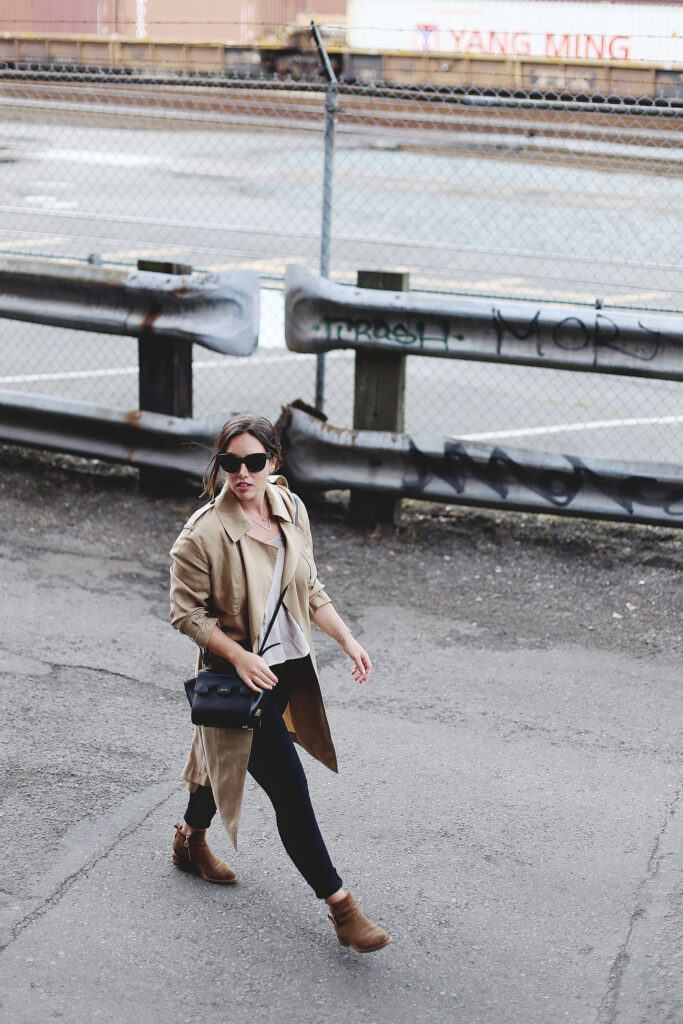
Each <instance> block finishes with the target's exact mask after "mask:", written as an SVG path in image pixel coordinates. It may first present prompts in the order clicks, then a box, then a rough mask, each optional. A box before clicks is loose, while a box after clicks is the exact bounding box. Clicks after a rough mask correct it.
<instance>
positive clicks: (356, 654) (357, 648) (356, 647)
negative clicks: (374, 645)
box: [340, 633, 372, 683]
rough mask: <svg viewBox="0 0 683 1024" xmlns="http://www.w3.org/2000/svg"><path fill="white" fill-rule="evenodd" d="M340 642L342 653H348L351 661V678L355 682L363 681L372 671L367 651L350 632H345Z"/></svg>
mask: <svg viewBox="0 0 683 1024" xmlns="http://www.w3.org/2000/svg"><path fill="white" fill-rule="evenodd" d="M340 643H341V648H342V650H343V651H344V654H348V656H349V658H351V660H352V661H353V668H352V669H351V673H352V675H353V678H354V679H355V680H356V682H357V683H364V682H365V681H366V679H369V678H370V673H371V672H372V662H371V661H370V656H369V654H368V652H367V651H366V650H364V648H362V647H361V645H360V644H359V643H358V641H357V640H356V639H355V637H354V636H353V635H352V634H351V633H345V634H344V636H343V637H342V638H341V641H340Z"/></svg>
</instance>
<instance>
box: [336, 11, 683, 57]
mask: <svg viewBox="0 0 683 1024" xmlns="http://www.w3.org/2000/svg"><path fill="white" fill-rule="evenodd" d="M347 43H348V46H349V47H350V49H352V50H393V51H404V52H405V51H407V50H408V51H423V52H427V53H443V54H459V53H467V54H478V55H482V54H484V55H493V56H512V57H515V56H517V57H543V58H551V59H558V60H564V61H567V60H589V61H596V60H606V61H648V62H649V61H653V62H659V63H672V62H675V61H677V62H680V61H683V7H682V6H681V4H680V3H678V4H666V5H665V4H661V3H637V2H636V3H623V2H622V3H619V2H616V3H607V2H593V3H581V2H569V3H567V2H560V0H520V2H516V0H473V2H468V3H467V4H462V3H451V4H448V3H443V2H442V3H425V2H420V0H349V3H348V6H347Z"/></svg>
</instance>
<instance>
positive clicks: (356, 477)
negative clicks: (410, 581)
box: [281, 406, 683, 527]
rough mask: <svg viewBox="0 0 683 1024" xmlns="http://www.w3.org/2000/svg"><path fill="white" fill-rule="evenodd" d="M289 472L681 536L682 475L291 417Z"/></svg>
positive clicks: (294, 476)
mask: <svg viewBox="0 0 683 1024" xmlns="http://www.w3.org/2000/svg"><path fill="white" fill-rule="evenodd" d="M281 430H282V433H281V436H282V441H283V447H284V452H285V463H286V472H287V475H288V477H289V478H290V481H291V482H293V483H294V485H295V486H297V487H301V488H302V489H305V490H310V491H325V490H333V489H337V488H342V489H345V488H353V489H354V490H367V491H375V492H378V493H380V494H395V495H401V496H403V497H411V498H422V499H424V500H428V501H442V502H446V503H448V504H453V505H483V506H488V507H491V508H502V509H516V510H520V511H530V512H547V513H553V514H558V515H569V516H589V517H592V518H598V519H611V520H615V519H616V520H626V521H629V522H640V523H654V524H656V525H659V526H678V527H681V526H683V470H681V468H680V467H676V466H671V465H667V464H656V463H648V464H647V465H640V464H638V463H631V462H628V463H626V462H623V463H622V462H610V461H608V460H606V459H580V458H578V457H577V456H575V455H559V454H547V453H544V452H533V451H524V450H520V449H508V448H502V447H500V446H495V447H492V446H490V445H484V444H476V443H472V442H463V441H458V440H457V439H452V440H451V439H444V438H434V437H409V436H408V435H407V434H397V433H389V432H384V431H372V430H364V431H360V430H342V429H339V428H337V427H333V426H331V425H330V424H329V423H326V422H323V421H322V420H320V419H318V418H317V417H315V416H311V415H310V414H308V413H306V412H304V411H303V410H301V409H297V408H294V407H291V406H290V407H289V408H287V409H286V410H285V416H284V419H283V421H282V426H281Z"/></svg>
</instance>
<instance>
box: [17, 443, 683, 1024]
mask: <svg viewBox="0 0 683 1024" xmlns="http://www.w3.org/2000/svg"><path fill="white" fill-rule="evenodd" d="M0 499H1V500H0V521H1V524H2V532H1V533H0V571H1V574H2V583H3V585H2V597H1V598H0V600H1V602H2V622H3V629H2V635H1V637H0V648H1V649H2V659H1V661H0V678H1V680H2V685H1V687H0V695H1V700H2V704H1V708H2V716H1V718H0V732H1V736H2V745H1V748H0V749H1V751H2V755H1V756H2V765H3V776H4V780H5V785H4V787H3V789H4V793H3V803H2V815H3V823H4V842H3V864H4V871H3V881H2V886H1V889H0V906H1V909H2V916H1V918H0V922H1V924H0V1015H1V1016H2V1019H3V1021H6V1022H7V1024H29V1022H30V1024H43V1022H48V1021H50V1022H51V1021H54V1020H62V1021H67V1022H69V1024H81V1022H84V1024H85V1022H88V1024H90V1022H92V1021H106V1022H109V1021H111V1022H113V1021H116V1022H127V1021H131V1022H132V1021H136V1022H142V1024H161V1022H162V1021H163V1022H164V1024H165V1022H167V1021H171V1020H172V1021H178V1022H183V1021H188V1022H189V1021H192V1022H195V1021H198V1020H201V1021H204V1022H206V1024H214V1022H216V1024H218V1022H219V1021H220V1022H225V1021H231V1022H236V1024H242V1022H244V1024H246V1022H250V1024H270V1022H275V1021H277V1022H283V1021H285V1022H288V1021H296V1022H304V1024H308V1022H311V1024H312V1022H316V1024H317V1022H325V1024H327V1022H329V1024H337V1022H342V1021H350V1020H354V1021H362V1022H368V1024H385V1022H386V1024H389V1022H392V1024H394V1022H396V1024H412V1022H418V1021H420V1022H422V1021H426V1022H439V1024H441V1022H444V1024H445V1022H449V1024H450V1022H454V1021H455V1022H463V1024H517V1022H519V1024H557V1022H561V1021H571V1024H674V1022H677V1021H679V1020H680V1019H681V1018H682V1017H683V970H682V969H681V968H682V967H683V964H681V943H680V924H681V917H680V910H681V881H682V879H681V875H680V851H681V821H682V818H683V811H682V809H681V806H680V790H681V777H682V775H683V771H682V758H681V751H680V721H681V703H682V701H681V654H682V653H683V636H682V632H683V631H682V627H681V607H682V602H681V595H682V593H683V588H682V587H681V568H682V567H683V537H682V535H681V531H672V530H664V529H657V528H651V527H642V526H640V527H639V526H635V525H634V526H629V525H628V524H626V525H624V524H620V525H613V524H600V523H587V522H583V521H580V520H576V521H569V520H561V519H552V518H550V517H533V516H530V515H521V514H512V513H506V514H504V513H493V512H478V511H476V510H462V509H460V510H459V509H456V508H449V507H443V506H435V505H431V506H430V505H426V504H425V505H418V504H416V503H409V504H408V505H407V506H406V508H405V511H404V514H403V519H402V521H401V524H400V526H399V528H398V529H396V530H393V529H388V528H385V529H384V530H375V531H372V532H367V531H363V530H360V529H357V528H353V527H351V526H349V525H347V523H346V522H345V519H344V506H343V496H339V495H332V496H330V498H329V499H328V500H327V501H321V500H318V501H317V502H314V503H313V505H312V508H311V519H312V525H313V532H314V542H315V545H316V554H317V561H318V568H319V573H320V575H321V577H322V578H323V579H324V581H325V582H326V584H327V586H328V589H329V592H330V594H331V595H332V597H333V598H334V600H335V603H336V604H337V605H338V607H339V608H340V610H341V611H342V614H343V615H344V616H345V617H346V618H347V620H348V621H349V622H350V623H351V624H352V626H353V628H354V631H355V633H356V635H357V636H359V638H361V640H362V641H363V642H364V643H365V644H366V646H367V647H368V648H369V650H370V652H371V655H372V657H373V662H374V665H375V669H374V673H373V676H372V678H371V680H370V682H369V683H368V684H367V686H365V687H362V688H358V687H357V685H356V684H354V683H353V681H352V679H351V677H350V673H349V671H348V668H347V665H346V664H345V663H344V661H343V660H342V656H341V655H340V652H339V651H338V648H337V647H336V645H334V644H333V643H332V642H331V641H328V640H327V638H325V637H322V638H321V642H320V644H319V647H318V650H319V661H320V667H321V678H322V685H323V691H324V696H325V700H326V704H327V707H328V713H329V717H330V721H331V727H332V732H333V736H334V738H335V741H336V744H337V750H338V754H339V760H340V766H341V772H340V774H339V776H335V775H332V774H331V773H329V772H328V771H327V770H326V769H324V768H322V767H321V766H320V765H318V764H317V762H314V761H312V759H311V758H309V757H308V755H306V754H302V757H303V759H304V764H305V767H306V771H307V773H308V777H309V782H310V787H311V792H312V797H313V802H314V805H315V806H316V809H317V812H318V816H319V820H320V824H321V829H322V832H323V835H324V836H325V838H326V840H327V843H328V846H329V848H330V851H331V854H332V858H333V861H334V863H335V865H336V866H337V868H338V869H339V871H340V873H341V874H342V877H343V878H344V881H345V884H347V885H348V887H349V888H350V889H351V890H352V891H353V893H354V895H356V896H357V897H359V898H360V899H361V900H362V904H363V908H364V909H365V910H366V912H367V913H368V915H369V916H370V917H372V918H373V919H374V920H376V921H377V922H378V923H380V924H382V925H383V926H385V927H387V928H388V929H389V930H390V931H391V933H392V935H393V940H394V941H393V943H392V944H391V945H390V946H389V947H388V948H386V949H385V950H383V951H381V952H379V953H376V954H373V955H369V956H359V955H358V954H355V953H353V952H352V951H349V950H346V949H342V948H341V947H340V946H339V945H338V944H337V941H336V939H335V936H334V933H333V930H332V926H331V925H330V923H329V922H328V921H327V919H326V914H325V910H324V907H323V906H321V905H320V904H319V902H318V901H317V900H316V899H315V897H314V896H313V895H312V894H311V893H310V892H309V891H308V890H307V887H306V885H305V883H304V882H303V881H302V880H301V879H300V877H299V876H298V875H297V873H296V871H295V869H294V868H293V867H292V865H291V864H290V862H289V861H288V859H287V857H286V855H285V854H284V852H283V850H282V848H281V846H280V842H279V839H278V836H277V832H276V829H275V823H274V821H273V815H272V812H271V808H270V806H269V805H268V804H267V801H266V800H265V798H264V797H263V796H262V794H261V793H260V792H259V791H258V790H257V789H256V787H255V786H254V785H253V784H249V785H248V789H247V794H246V799H245V811H244V815H243V820H242V824H241V830H240V842H239V850H238V851H237V853H235V852H234V851H233V850H232V849H231V848H230V846H229V842H228V839H227V836H226V835H225V834H224V833H223V832H222V830H221V827H220V826H219V825H216V826H214V827H212V829H211V834H210V841H211V843H212V845H213V847H214V848H215V849H216V851H217V852H218V853H219V854H220V855H222V856H224V857H225V858H226V859H228V860H229V861H230V863H231V864H232V865H233V866H234V867H235V869H236V871H237V872H238V883H237V885H236V886H234V887H228V888H223V887H219V886H211V885H208V884H206V883H203V882H201V881H200V880H197V879H195V878H190V877H187V876H185V875H183V874H181V873H180V872H179V871H177V869H175V868H173V866H172V865H171V859H170V850H171V841H172V833H173V822H174V821H176V820H178V819H180V817H181V816H182V812H183V809H184V804H185V798H186V794H185V791H184V788H183V784H182V782H181V781H180V778H179V776H180V772H181V769H182V766H183V763H184V758H185V754H186V751H187V747H188V744H189V740H190V726H189V721H188V714H187V707H186V705H185V703H184V701H185V697H184V694H183V692H182V680H183V679H184V678H185V677H186V676H187V675H188V674H189V673H190V672H191V669H192V665H193V660H194V648H193V646H192V644H191V643H190V641H188V640H187V638H185V637H182V636H180V635H179V634H177V633H175V632H174V631H173V630H172V629H171V627H170V625H169V622H168V597H167V584H168V565H169V559H168V554H167V552H168V548H169V547H170V545H171V543H172V541H173V539H174V537H175V536H176V534H177V532H178V530H179V528H180V526H181V524H182V522H183V520H184V518H185V517H186V516H187V514H188V513H189V512H190V511H191V510H192V509H193V508H194V507H196V505H197V504H198V502H197V499H196V496H195V495H193V494H191V493H189V492H188V494H186V495H183V496H179V497H177V498H164V499H161V498H160V499H150V498H145V497H143V496H141V495H140V494H139V493H138V491H137V484H136V478H135V474H134V472H133V471H131V470H115V471H114V470H112V469H111V468H110V467H107V466H102V465H100V464H90V463H86V462H84V461H82V460H77V459H69V458H66V457H59V456H38V455H35V454H31V453H29V452H25V451H21V450H19V449H14V448H8V447H4V448H0Z"/></svg>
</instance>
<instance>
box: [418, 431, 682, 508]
mask: <svg viewBox="0 0 683 1024" xmlns="http://www.w3.org/2000/svg"><path fill="white" fill-rule="evenodd" d="M408 458H409V463H410V465H409V468H408V469H406V470H405V471H404V474H403V493H404V494H407V495H411V496H413V497H419V496H421V495H424V494H425V492H427V491H428V490H429V486H430V484H431V482H432V481H433V480H437V481H440V482H441V483H443V484H446V485H447V487H448V488H451V489H452V491H453V494H454V497H455V496H458V497H459V498H461V499H462V498H463V497H466V495H467V490H468V487H470V486H471V484H472V483H475V482H476V483H477V484H479V485H482V486H483V487H484V488H488V489H489V490H490V491H491V497H492V500H494V501H496V502H500V503H503V502H505V501H507V500H508V499H512V498H513V495H512V493H511V492H512V491H513V490H514V491H515V495H514V503H517V501H518V500H519V497H520V492H522V493H523V492H524V491H527V492H531V493H532V494H535V495H538V496H539V497H541V498H542V499H543V500H544V501H546V502H547V504H548V511H553V510H561V509H563V510H567V511H569V510H570V508H571V506H572V504H573V503H574V502H575V501H576V499H577V497H578V496H579V495H581V493H582V492H586V491H591V492H592V493H593V494H596V495H599V496H600V497H601V498H605V499H607V502H608V503H609V502H611V503H613V504H614V505H616V506H618V508H619V509H621V510H622V513H623V512H625V513H626V514H627V515H629V516H632V515H634V514H636V515H637V514H638V508H637V506H644V507H645V508H647V509H657V510H659V511H660V512H661V513H662V514H663V515H664V516H666V517H670V518H671V519H672V520H676V519H680V518H681V517H683V482H681V483H676V482H674V481H671V480H659V479H658V478H657V477H652V476H639V475H631V476H629V475H621V474H620V473H614V474H612V475H606V474H605V473H604V471H596V470H593V469H591V467H590V466H589V465H588V464H587V463H586V462H584V461H583V460H582V459H580V458H578V457H577V456H575V455H563V456H561V458H563V459H566V461H567V467H566V470H565V469H564V468H563V467H558V466H554V467H552V468H544V467H543V465H542V464H541V461H540V460H539V463H537V464H531V463H527V464H526V465H522V464H521V463H519V462H517V461H516V460H515V459H514V458H513V456H512V455H510V454H509V453H508V452H506V451H505V450H504V449H502V448H494V449H493V450H492V451H491V453H490V454H489V456H488V458H487V459H486V460H483V459H482V458H481V457H479V458H477V457H475V455H474V454H472V453H469V452H468V450H467V448H466V446H465V445H464V444H462V443H461V442H456V441H444V445H443V454H441V455H438V454H437V455H435V454H433V453H426V452H423V451H421V450H420V448H418V446H417V445H416V444H415V442H414V441H413V440H412V439H410V440H409V456H408ZM608 512H609V506H606V507H605V514H607V513H608Z"/></svg>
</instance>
